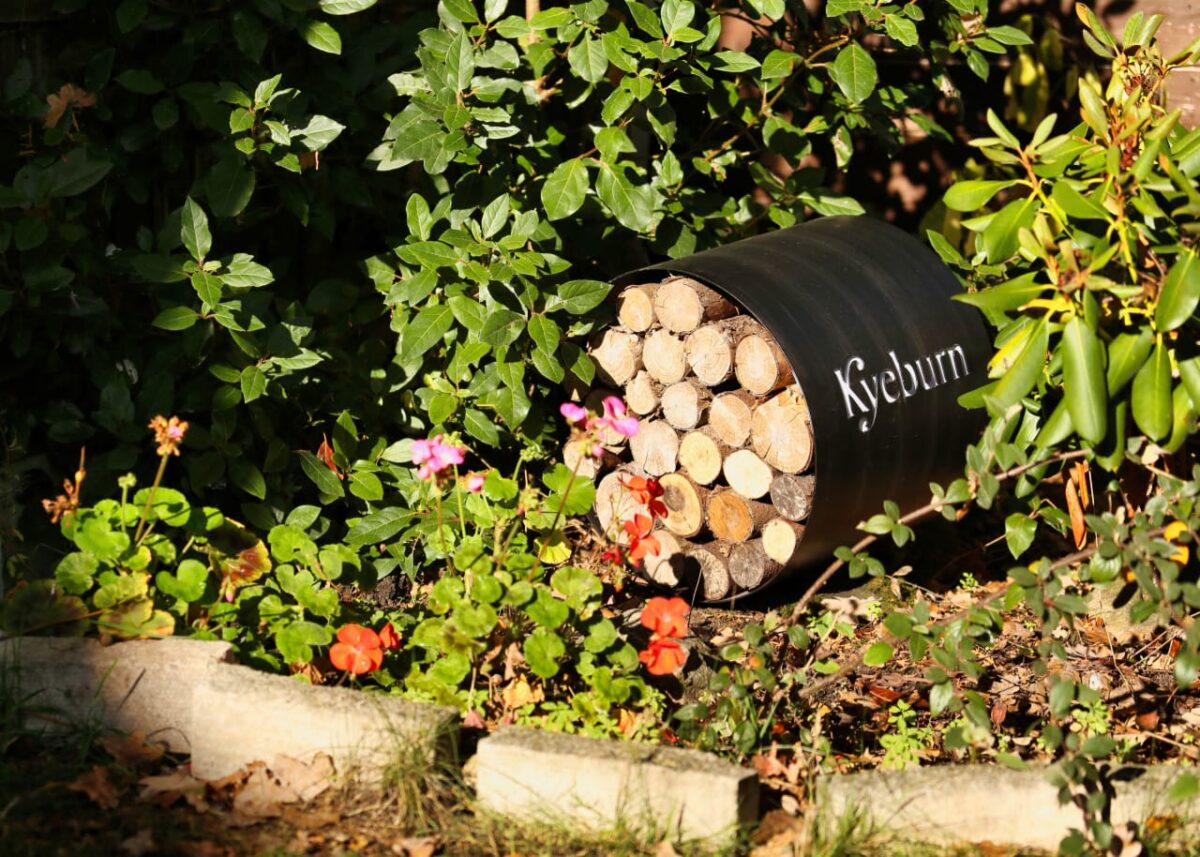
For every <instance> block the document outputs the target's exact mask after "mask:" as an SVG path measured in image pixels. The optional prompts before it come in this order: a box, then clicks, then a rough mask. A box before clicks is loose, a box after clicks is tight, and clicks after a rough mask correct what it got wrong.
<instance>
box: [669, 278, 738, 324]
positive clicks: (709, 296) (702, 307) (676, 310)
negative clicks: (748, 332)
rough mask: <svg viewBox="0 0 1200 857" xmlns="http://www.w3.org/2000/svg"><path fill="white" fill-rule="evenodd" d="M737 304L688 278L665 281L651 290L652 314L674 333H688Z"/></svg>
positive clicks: (734, 310)
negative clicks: (652, 299) (652, 294)
mask: <svg viewBox="0 0 1200 857" xmlns="http://www.w3.org/2000/svg"><path fill="white" fill-rule="evenodd" d="M736 313H737V307H735V306H734V305H733V304H732V303H730V302H729V301H728V300H727V299H726V298H725V297H724V296H722V295H721V293H720V292H716V291H713V290H712V289H710V288H709V287H708V286H706V285H704V284H703V283H700V282H697V281H696V280H693V279H691V278H690V277H673V278H671V279H668V280H664V281H663V282H662V283H660V284H659V286H658V288H657V289H655V291H654V315H655V317H657V318H658V321H659V324H661V325H662V326H663V327H665V328H666V329H667V330H670V331H672V332H673V333H691V332H692V331H693V330H695V329H696V328H698V327H699V326H700V325H701V323H702V322H704V321H705V319H708V320H713V319H718V318H728V317H729V316H731V315H735V314H736Z"/></svg>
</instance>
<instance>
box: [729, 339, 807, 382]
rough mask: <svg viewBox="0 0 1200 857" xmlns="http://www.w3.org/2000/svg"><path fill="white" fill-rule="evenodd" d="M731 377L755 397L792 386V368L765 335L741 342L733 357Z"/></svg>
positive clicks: (775, 343)
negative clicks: (734, 376)
mask: <svg viewBox="0 0 1200 857" xmlns="http://www.w3.org/2000/svg"><path fill="white" fill-rule="evenodd" d="M733 373H734V375H736V376H737V380H738V383H739V384H741V385H742V386H743V387H745V388H746V389H747V390H749V391H750V392H751V393H753V394H754V395H756V396H765V395H766V394H767V393H769V392H771V391H772V390H776V389H778V388H779V387H785V386H787V385H788V384H792V383H794V380H793V378H792V368H791V366H790V365H789V364H788V360H787V357H786V356H784V353H783V349H782V348H780V347H779V344H778V343H777V342H775V340H774V339H772V338H771V337H770V336H769V335H768V334H765V333H764V334H762V335H752V336H747V337H745V338H744V339H742V341H741V342H739V343H738V345H737V350H736V351H735V352H734V356H733Z"/></svg>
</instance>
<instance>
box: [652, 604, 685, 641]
mask: <svg viewBox="0 0 1200 857" xmlns="http://www.w3.org/2000/svg"><path fill="white" fill-rule="evenodd" d="M690 611H691V607H689V606H688V603H687V602H686V601H684V600H683V599H682V598H663V597H661V596H656V597H654V598H651V599H650V600H649V601H647V602H646V606H645V607H644V608H642V625H644V626H645V627H647V628H649V629H650V630H651V631H653V632H654V635H655V636H656V637H684V636H687V632H688V625H687V615H688V613H689V612H690Z"/></svg>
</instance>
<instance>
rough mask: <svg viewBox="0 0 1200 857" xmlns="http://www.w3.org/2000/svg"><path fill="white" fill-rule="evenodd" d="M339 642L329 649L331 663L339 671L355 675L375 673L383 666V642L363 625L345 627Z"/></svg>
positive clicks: (339, 634)
mask: <svg viewBox="0 0 1200 857" xmlns="http://www.w3.org/2000/svg"><path fill="white" fill-rule="evenodd" d="M337 638H338V641H337V642H336V643H334V644H333V645H332V646H330V647H329V661H330V663H332V664H333V665H334V666H335V667H336V668H337V669H339V670H345V671H346V672H348V673H353V674H354V675H364V674H366V673H369V672H374V671H375V670H377V669H379V667H380V666H381V665H382V664H383V648H382V646H383V642H382V641H381V640H380V639H379V635H378V634H376V633H375V632H374V631H372V630H371V629H370V628H364V627H363V626H362V625H354V624H351V625H343V626H342V629H341V630H340V631H338V634H337Z"/></svg>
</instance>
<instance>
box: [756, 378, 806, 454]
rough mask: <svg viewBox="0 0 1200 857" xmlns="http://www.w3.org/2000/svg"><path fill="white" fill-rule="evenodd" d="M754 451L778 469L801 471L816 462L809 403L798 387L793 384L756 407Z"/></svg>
mask: <svg viewBox="0 0 1200 857" xmlns="http://www.w3.org/2000/svg"><path fill="white" fill-rule="evenodd" d="M750 443H751V445H752V446H753V448H754V451H755V452H757V453H758V454H759V456H761V457H762V459H763V460H764V461H765V462H767V464H769V465H771V466H772V467H774V468H775V469H776V470H781V471H783V472H784V473H799V472H800V471H802V470H807V469H808V466H809V465H810V464H811V463H812V447H813V443H812V429H811V428H810V427H809V424H808V404H807V403H806V402H805V401H804V397H803V396H802V395H801V394H800V390H799V388H798V387H789V388H788V389H786V390H784V391H783V392H782V393H780V394H779V395H777V396H775V397H773V398H771V399H768V400H767V401H765V402H763V403H762V404H761V405H759V406H758V407H757V408H755V409H754V416H753V418H752V419H751V421H750Z"/></svg>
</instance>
